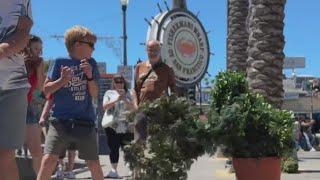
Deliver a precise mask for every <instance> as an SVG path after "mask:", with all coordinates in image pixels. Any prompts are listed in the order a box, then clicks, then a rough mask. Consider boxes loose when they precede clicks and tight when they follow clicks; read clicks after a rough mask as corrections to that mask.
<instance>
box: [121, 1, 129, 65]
mask: <svg viewBox="0 0 320 180" xmlns="http://www.w3.org/2000/svg"><path fill="white" fill-rule="evenodd" d="M120 3H121V7H122V18H123V21H122V25H123V65H124V66H127V26H126V10H127V6H128V4H129V0H120Z"/></svg>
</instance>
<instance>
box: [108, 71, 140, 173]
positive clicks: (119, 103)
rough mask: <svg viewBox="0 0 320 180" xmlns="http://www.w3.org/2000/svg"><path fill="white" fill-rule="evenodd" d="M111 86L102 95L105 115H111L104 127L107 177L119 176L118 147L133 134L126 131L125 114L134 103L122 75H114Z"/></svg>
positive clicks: (131, 137)
mask: <svg viewBox="0 0 320 180" xmlns="http://www.w3.org/2000/svg"><path fill="white" fill-rule="evenodd" d="M112 86H113V89H112V90H108V91H106V92H105V94H104V97H103V108H104V110H105V111H106V113H105V116H106V115H107V114H108V115H110V114H111V115H113V121H112V123H109V125H108V127H107V128H105V132H106V135H107V141H108V146H109V148H110V155H109V158H110V163H111V166H112V169H111V171H110V172H109V173H108V175H107V177H111V178H119V175H118V172H117V166H118V161H119V149H120V147H121V146H123V145H125V142H130V141H131V140H133V134H132V133H129V132H128V126H129V122H128V121H127V115H128V113H130V112H131V111H132V110H134V105H133V102H132V97H131V94H130V92H129V91H128V89H127V85H126V81H125V79H124V78H123V76H120V75H115V76H114V77H113V83H112Z"/></svg>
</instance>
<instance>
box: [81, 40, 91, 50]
mask: <svg viewBox="0 0 320 180" xmlns="http://www.w3.org/2000/svg"><path fill="white" fill-rule="evenodd" d="M78 42H80V43H84V44H88V46H90V47H91V48H92V49H94V43H92V42H88V41H78Z"/></svg>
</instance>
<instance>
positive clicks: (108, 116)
mask: <svg viewBox="0 0 320 180" xmlns="http://www.w3.org/2000/svg"><path fill="white" fill-rule="evenodd" d="M113 123H114V115H113V113H110V112H108V111H106V112H105V113H104V115H103V118H102V121H101V126H102V127H103V128H107V127H110V126H111V125H112V124H113Z"/></svg>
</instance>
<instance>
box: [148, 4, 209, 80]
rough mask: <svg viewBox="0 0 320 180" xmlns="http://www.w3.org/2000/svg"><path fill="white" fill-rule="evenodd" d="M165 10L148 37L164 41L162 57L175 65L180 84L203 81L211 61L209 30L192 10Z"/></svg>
mask: <svg viewBox="0 0 320 180" xmlns="http://www.w3.org/2000/svg"><path fill="white" fill-rule="evenodd" d="M165 13H166V14H165V15H163V14H160V15H158V16H156V18H155V20H154V21H155V22H152V27H151V28H154V29H149V33H151V34H149V36H148V39H147V40H149V39H157V40H159V41H160V42H161V43H162V48H161V57H162V59H163V61H164V62H165V63H166V64H168V65H169V66H170V67H172V68H173V70H174V73H175V75H176V81H177V84H178V86H190V85H194V84H195V83H197V82H199V81H200V80H201V78H202V77H203V75H204V74H205V73H206V71H207V68H208V64H209V43H208V38H207V35H206V32H205V30H204V28H203V26H202V25H201V23H200V21H199V20H198V19H197V18H196V17H195V16H194V15H193V14H192V13H190V12H188V11H184V10H178V11H177V10H173V11H169V12H165ZM157 22H158V23H157ZM159 22H160V23H159ZM155 29H156V30H155ZM155 36H156V37H155Z"/></svg>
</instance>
